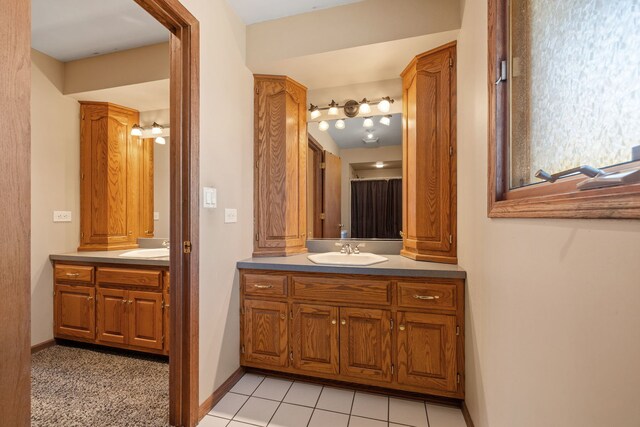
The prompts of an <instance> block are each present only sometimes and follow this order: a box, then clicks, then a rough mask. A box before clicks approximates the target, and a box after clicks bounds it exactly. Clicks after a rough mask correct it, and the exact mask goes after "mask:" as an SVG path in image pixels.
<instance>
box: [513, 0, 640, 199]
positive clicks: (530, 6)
mask: <svg viewBox="0 0 640 427" xmlns="http://www.w3.org/2000/svg"><path fill="white" fill-rule="evenodd" d="M510 5H511V10H510V16H511V19H510V49H511V53H510V58H509V73H510V75H509V77H510V78H509V84H510V93H511V104H510V113H511V117H510V132H511V140H510V143H511V145H510V146H511V152H510V154H511V156H510V157H511V167H510V169H511V187H512V188H514V187H520V186H523V185H527V184H530V183H535V182H539V180H538V179H537V178H535V177H534V174H535V172H536V171H537V170H538V169H544V170H545V171H547V172H549V173H555V172H559V171H562V170H565V169H569V168H572V167H575V166H579V165H581V164H588V165H592V166H595V167H605V166H610V165H615V164H619V163H624V162H629V161H631V159H632V158H631V149H632V147H633V146H636V145H640V0H566V1H555V0H512V1H511V2H510Z"/></svg>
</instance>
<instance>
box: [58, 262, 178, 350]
mask: <svg viewBox="0 0 640 427" xmlns="http://www.w3.org/2000/svg"><path fill="white" fill-rule="evenodd" d="M54 272H55V273H54V277H55V278H54V336H55V337H56V338H63V339H68V340H76V341H83V342H90V343H94V344H100V345H106V346H112V347H119V348H125V349H130V350H137V351H144V352H150V353H156V354H168V352H169V341H168V340H167V339H166V337H168V335H169V315H168V312H169V272H168V271H167V270H166V268H165V269H163V268H160V267H132V266H123V267H120V266H117V267H112V266H103V265H88V264H87V265H79V264H65V263H60V262H56V263H55V265H54Z"/></svg>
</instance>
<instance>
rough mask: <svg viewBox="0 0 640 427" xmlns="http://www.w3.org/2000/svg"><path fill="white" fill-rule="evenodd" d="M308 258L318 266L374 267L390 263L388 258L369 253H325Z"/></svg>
mask: <svg viewBox="0 0 640 427" xmlns="http://www.w3.org/2000/svg"><path fill="white" fill-rule="evenodd" d="M307 258H309V260H310V261H313V262H315V263H316V264H331V265H372V264H377V263H379V262H385V261H389V259H388V258H385V257H383V256H380V255H376V254H372V253H368V252H361V253H359V254H349V255H347V254H341V253H340V252H325V253H323V254H313V255H309V256H307Z"/></svg>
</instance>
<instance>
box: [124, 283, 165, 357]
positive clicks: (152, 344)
mask: <svg viewBox="0 0 640 427" xmlns="http://www.w3.org/2000/svg"><path fill="white" fill-rule="evenodd" d="M128 295H129V296H128V304H127V316H128V319H129V344H130V345H133V346H136V347H144V348H153V349H156V350H161V349H162V346H163V342H162V294H161V293H159V292H142V291H128Z"/></svg>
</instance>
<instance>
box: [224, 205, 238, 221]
mask: <svg viewBox="0 0 640 427" xmlns="http://www.w3.org/2000/svg"><path fill="white" fill-rule="evenodd" d="M224 222H225V224H230V223H232V222H238V209H225V210H224Z"/></svg>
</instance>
